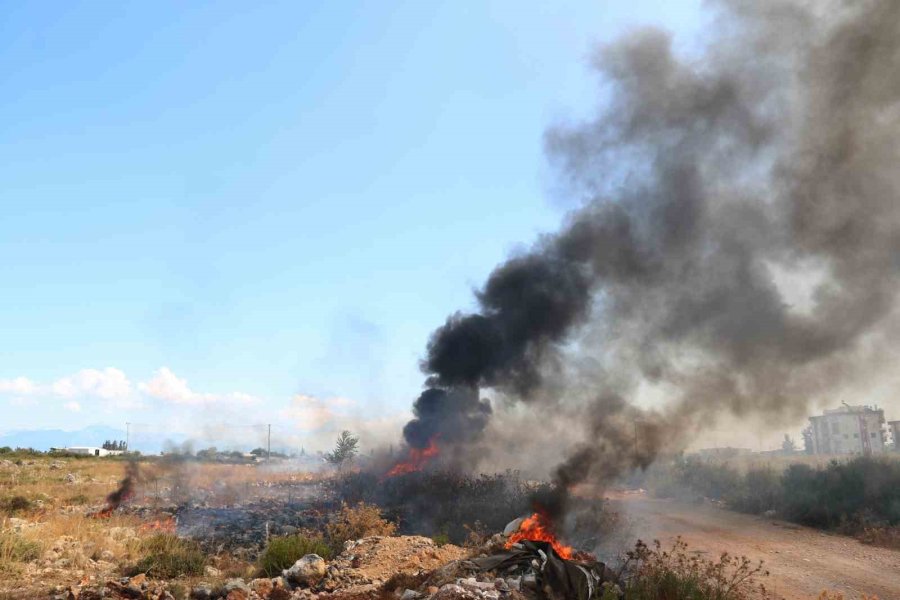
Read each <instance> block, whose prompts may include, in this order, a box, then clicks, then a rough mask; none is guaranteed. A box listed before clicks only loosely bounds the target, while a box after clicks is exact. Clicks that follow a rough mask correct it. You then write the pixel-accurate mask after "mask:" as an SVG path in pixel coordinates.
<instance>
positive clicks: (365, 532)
mask: <svg viewBox="0 0 900 600" xmlns="http://www.w3.org/2000/svg"><path fill="white" fill-rule="evenodd" d="M396 532H397V525H396V524H394V523H391V522H390V521H388V520H387V519H385V518H384V517H383V516H382V514H381V509H380V508H378V507H377V506H375V505H372V504H366V503H365V502H359V503H358V504H356V505H355V506H348V505H346V504H344V505H342V506H341V510H340V512H339V513H338V514H337V516H336V517H335V518H334V519H332V521H331V522H330V523H328V525H326V526H325V534H326V535H327V536H328V541H329V542H331V547H332V548H333V549H334V550H335V551H336V552H340V551H341V549H342V548H343V546H344V542H346V541H348V540H358V539H360V538H364V537H369V536H371V535H394V534H395V533H396Z"/></svg>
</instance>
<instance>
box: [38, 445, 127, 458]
mask: <svg viewBox="0 0 900 600" xmlns="http://www.w3.org/2000/svg"><path fill="white" fill-rule="evenodd" d="M51 450H57V451H59V452H68V453H69V454H82V455H84V456H118V455H119V454H122V451H121V450H106V449H105V448H97V447H96V446H70V447H68V448H51Z"/></svg>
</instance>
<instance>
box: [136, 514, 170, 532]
mask: <svg viewBox="0 0 900 600" xmlns="http://www.w3.org/2000/svg"><path fill="white" fill-rule="evenodd" d="M175 527H176V523H175V519H173V518H171V517H169V518H168V519H159V520H157V521H152V522H150V523H144V524H143V525H141V526H140V528H139V530H140V531H142V532H147V531H159V532H162V533H175Z"/></svg>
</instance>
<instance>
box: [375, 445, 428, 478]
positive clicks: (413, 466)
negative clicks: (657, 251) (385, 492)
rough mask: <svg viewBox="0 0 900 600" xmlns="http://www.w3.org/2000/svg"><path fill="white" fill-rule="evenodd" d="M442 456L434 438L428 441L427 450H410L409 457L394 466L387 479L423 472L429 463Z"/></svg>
mask: <svg viewBox="0 0 900 600" xmlns="http://www.w3.org/2000/svg"><path fill="white" fill-rule="evenodd" d="M438 454H440V450H439V449H438V446H437V442H436V441H435V439H434V438H431V439H430V440H428V446H427V447H425V448H410V449H409V457H408V458H407V459H406V460H405V461H403V462H399V463H397V464H396V465H394V468H392V469H391V470H390V471H388V472H387V475H385V477H395V476H397V475H405V474H406V473H414V472H416V471H421V470H422V469H423V468H424V467H425V465H426V464H428V462H429V461H430V460H431V459H432V458H434V457H435V456H437V455H438Z"/></svg>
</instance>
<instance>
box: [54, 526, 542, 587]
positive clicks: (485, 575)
mask: <svg viewBox="0 0 900 600" xmlns="http://www.w3.org/2000/svg"><path fill="white" fill-rule="evenodd" d="M490 550H491V547H490V546H486V547H484V548H481V549H476V550H472V549H464V548H460V547H458V546H454V545H451V544H445V545H441V546H439V545H437V544H436V543H435V542H434V541H433V540H431V539H429V538H424V537H419V536H400V537H384V536H372V537H367V538H363V539H361V540H356V541H351V542H347V543H346V544H345V548H344V551H343V552H342V553H341V554H340V555H338V556H337V557H336V558H335V559H334V560H332V561H325V560H324V559H322V558H321V557H319V556H317V555H308V556H305V557H303V558H302V559H300V560H298V561H297V563H296V564H295V565H294V566H293V567H291V568H289V569H286V570H285V571H284V572H283V573H282V575H281V576H278V577H274V578H253V579H250V578H248V579H244V578H232V579H229V580H227V581H225V582H224V583H221V584H214V583H211V582H209V581H197V582H194V583H193V584H192V585H190V586H189V587H186V586H185V585H184V583H183V582H166V581H154V580H152V579H150V578H148V577H147V576H146V575H143V574H140V575H137V576H135V577H131V578H118V577H110V578H108V579H105V580H97V579H96V578H94V579H92V580H87V581H79V582H78V583H74V584H72V585H69V586H66V587H65V588H63V589H56V590H54V591H53V593H52V594H50V597H51V598H54V599H59V600H95V599H100V598H106V599H126V598H130V599H146V600H170V599H173V600H174V599H177V598H185V597H189V598H193V599H196V600H211V599H221V598H224V599H226V600H317V599H321V600H326V599H329V600H357V599H359V600H362V599H373V600H374V599H383V598H397V599H402V600H420V599H421V600H501V599H506V598H508V599H531V598H537V597H538V596H537V594H536V591H535V589H534V585H535V580H534V578H533V577H529V576H528V574H527V573H524V572H523V571H522V570H521V569H516V570H515V572H509V573H506V574H502V573H495V572H486V571H480V570H479V569H477V568H475V567H474V566H473V565H471V564H470V563H468V562H467V560H466V559H467V558H469V557H470V556H472V555H473V554H475V555H477V554H479V553H482V554H483V553H484V552H487V551H490Z"/></svg>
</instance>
